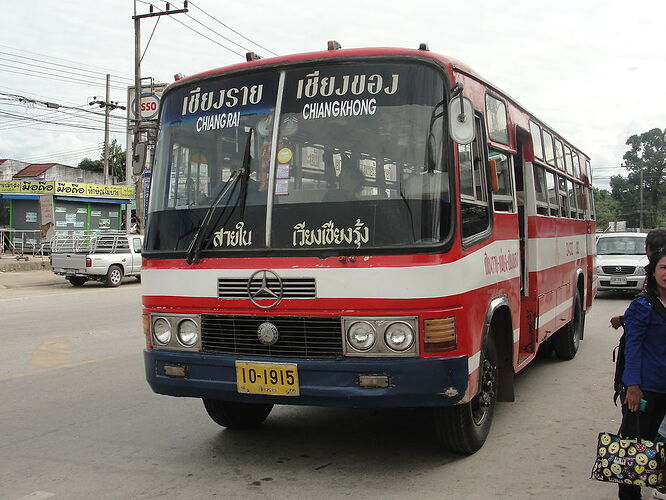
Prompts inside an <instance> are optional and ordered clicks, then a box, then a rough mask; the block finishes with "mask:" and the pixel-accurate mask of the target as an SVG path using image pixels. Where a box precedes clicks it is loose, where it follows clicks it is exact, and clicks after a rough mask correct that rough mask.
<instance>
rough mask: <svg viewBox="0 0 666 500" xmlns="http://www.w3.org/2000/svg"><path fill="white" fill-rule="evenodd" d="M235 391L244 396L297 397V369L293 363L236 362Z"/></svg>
mask: <svg viewBox="0 0 666 500" xmlns="http://www.w3.org/2000/svg"><path fill="white" fill-rule="evenodd" d="M236 390H237V391H238V392H241V393H244V394H268V395H271V396H298V395H299V385H298V367H297V365H296V364H295V363H264V362H261V361H253V362H248V361H236Z"/></svg>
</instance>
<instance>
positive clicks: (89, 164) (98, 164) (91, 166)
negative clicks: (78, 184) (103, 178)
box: [79, 158, 104, 172]
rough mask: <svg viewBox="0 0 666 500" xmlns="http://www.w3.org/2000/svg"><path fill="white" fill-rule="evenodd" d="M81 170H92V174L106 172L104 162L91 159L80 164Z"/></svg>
mask: <svg viewBox="0 0 666 500" xmlns="http://www.w3.org/2000/svg"><path fill="white" fill-rule="evenodd" d="M79 168H81V169H83V170H91V171H92V172H103V171H104V161H102V160H91V159H90V158H84V159H83V160H81V161H80V162H79Z"/></svg>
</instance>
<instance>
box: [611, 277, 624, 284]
mask: <svg viewBox="0 0 666 500" xmlns="http://www.w3.org/2000/svg"><path fill="white" fill-rule="evenodd" d="M610 284H611V285H626V284H627V278H626V277H625V276H619V277H614V278H613V277H611V279H610Z"/></svg>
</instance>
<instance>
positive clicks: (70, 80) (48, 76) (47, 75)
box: [0, 64, 127, 90]
mask: <svg viewBox="0 0 666 500" xmlns="http://www.w3.org/2000/svg"><path fill="white" fill-rule="evenodd" d="M0 66H3V67H7V68H14V67H13V66H9V65H7V64H0ZM18 69H21V68H18ZM27 71H30V73H28V72H27ZM4 72H6V73H16V74H19V75H27V76H33V77H36V78H46V79H48V80H51V81H57V82H66V83H72V84H85V85H88V86H90V85H95V86H99V88H104V86H105V84H104V82H95V81H91V80H80V79H76V78H59V77H58V75H55V74H53V73H46V72H43V71H37V70H22V71H18V70H17V68H14V70H11V69H6V70H4ZM33 73H38V74H33ZM42 75H45V76H42ZM111 87H112V88H115V89H119V90H127V88H126V87H119V86H117V85H111Z"/></svg>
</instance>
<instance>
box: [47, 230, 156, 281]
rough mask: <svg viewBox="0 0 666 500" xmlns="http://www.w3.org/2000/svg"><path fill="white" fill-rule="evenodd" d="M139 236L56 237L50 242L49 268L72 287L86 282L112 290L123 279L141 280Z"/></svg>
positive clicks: (140, 242)
mask: <svg viewBox="0 0 666 500" xmlns="http://www.w3.org/2000/svg"><path fill="white" fill-rule="evenodd" d="M142 246H143V236H142V235H139V234H125V233H120V234H110V233H101V234H93V235H69V234H65V235H56V237H55V238H54V239H53V240H52V241H51V266H52V267H53V272H54V273H55V274H58V275H61V276H65V278H66V279H67V280H68V281H69V282H70V283H71V284H72V285H74V286H83V285H84V284H85V283H86V282H87V281H89V280H97V281H102V282H103V283H104V284H105V285H106V286H109V287H115V286H118V285H120V283H122V280H123V277H124V276H135V277H136V278H137V279H139V280H140V279H141V248H142Z"/></svg>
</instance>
